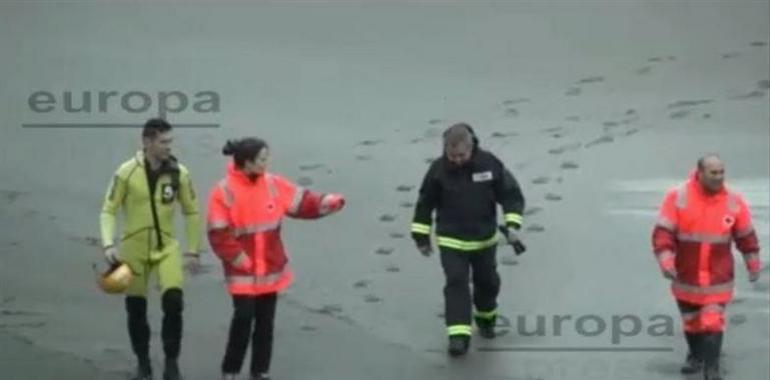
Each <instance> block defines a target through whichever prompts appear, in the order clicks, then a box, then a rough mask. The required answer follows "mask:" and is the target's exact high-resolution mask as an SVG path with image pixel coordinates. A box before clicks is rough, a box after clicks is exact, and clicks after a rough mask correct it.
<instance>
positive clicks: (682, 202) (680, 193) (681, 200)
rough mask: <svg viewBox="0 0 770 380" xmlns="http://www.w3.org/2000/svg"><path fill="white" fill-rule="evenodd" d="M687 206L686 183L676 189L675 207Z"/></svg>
mask: <svg viewBox="0 0 770 380" xmlns="http://www.w3.org/2000/svg"><path fill="white" fill-rule="evenodd" d="M685 207H687V184H684V185H682V186H681V187H680V188H679V190H677V191H676V208H679V209H683V208H685Z"/></svg>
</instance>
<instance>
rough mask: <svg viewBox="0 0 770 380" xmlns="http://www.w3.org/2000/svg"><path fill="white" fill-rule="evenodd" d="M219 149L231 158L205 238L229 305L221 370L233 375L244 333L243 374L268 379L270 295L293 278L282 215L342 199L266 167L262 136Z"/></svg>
mask: <svg viewBox="0 0 770 380" xmlns="http://www.w3.org/2000/svg"><path fill="white" fill-rule="evenodd" d="M223 153H224V154H225V155H232V156H233V160H232V162H231V163H230V164H229V165H228V168H227V175H226V176H225V178H224V179H222V180H221V181H220V182H219V184H218V185H217V186H216V187H214V189H213V191H212V192H211V195H210V197H209V204H208V216H207V223H208V238H209V243H210V244H211V247H212V250H213V251H214V253H215V254H216V255H217V256H218V257H219V258H220V259H221V260H222V265H223V267H224V272H225V280H226V282H227V289H228V291H229V293H230V294H231V296H232V299H233V306H234V309H235V310H234V313H233V317H232V321H231V323H230V334H229V339H228V342H227V349H226V352H225V357H224V359H223V360H222V373H223V377H224V379H225V380H228V379H235V377H236V375H237V374H238V373H239V372H240V370H241V366H242V364H243V359H244V356H245V354H246V349H247V347H248V345H249V339H250V338H251V344H252V349H251V377H250V379H252V380H268V379H269V376H268V374H267V372H268V370H269V368H270V359H271V353H272V344H273V319H274V316H275V306H276V298H277V294H278V293H279V292H280V291H282V290H284V289H286V288H288V287H289V285H290V284H291V282H292V279H293V274H292V272H291V269H290V268H289V265H288V262H289V260H288V255H287V252H286V249H285V248H284V246H283V242H282V241H281V223H282V221H283V218H284V216H289V217H293V218H299V219H318V218H321V217H324V216H326V215H330V214H332V213H335V212H337V211H339V210H340V209H342V207H343V205H344V204H345V200H344V198H343V197H342V196H341V195H339V194H321V193H317V192H313V191H310V190H306V189H303V188H301V187H300V186H297V185H295V184H294V183H292V182H290V181H289V180H287V179H285V178H283V177H281V176H279V175H277V174H274V173H270V172H268V171H267V170H266V169H267V158H268V147H267V144H266V143H265V142H264V141H263V140H260V139H256V138H246V139H243V140H237V141H231V142H228V143H227V145H226V146H225V148H224V149H223ZM252 325H254V328H253V330H252ZM252 334H253V336H252Z"/></svg>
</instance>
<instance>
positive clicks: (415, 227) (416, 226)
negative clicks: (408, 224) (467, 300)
mask: <svg viewBox="0 0 770 380" xmlns="http://www.w3.org/2000/svg"><path fill="white" fill-rule="evenodd" d="M412 232H414V233H416V234H425V235H430V224H422V223H412Z"/></svg>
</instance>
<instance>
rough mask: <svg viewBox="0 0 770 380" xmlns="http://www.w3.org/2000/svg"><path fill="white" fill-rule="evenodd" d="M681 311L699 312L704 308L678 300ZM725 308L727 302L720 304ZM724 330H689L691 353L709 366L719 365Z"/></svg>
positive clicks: (685, 312)
mask: <svg viewBox="0 0 770 380" xmlns="http://www.w3.org/2000/svg"><path fill="white" fill-rule="evenodd" d="M677 306H679V311H680V312H681V313H682V314H692V313H697V312H699V311H701V310H702V309H703V305H696V304H691V303H687V302H683V301H677ZM720 306H722V307H723V308H724V307H725V306H726V305H725V304H720ZM723 335H724V334H723V332H687V331H685V338H686V339H687V346H688V348H689V350H690V354H691V355H692V356H694V357H695V358H696V359H698V360H700V361H703V362H704V363H705V365H706V366H707V367H718V366H719V356H720V354H721V351H722V337H723Z"/></svg>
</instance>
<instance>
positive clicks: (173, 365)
mask: <svg viewBox="0 0 770 380" xmlns="http://www.w3.org/2000/svg"><path fill="white" fill-rule="evenodd" d="M181 379H182V375H181V374H180V373H179V364H178V363H177V361H176V359H169V358H166V367H165V368H164V370H163V380H181Z"/></svg>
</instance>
